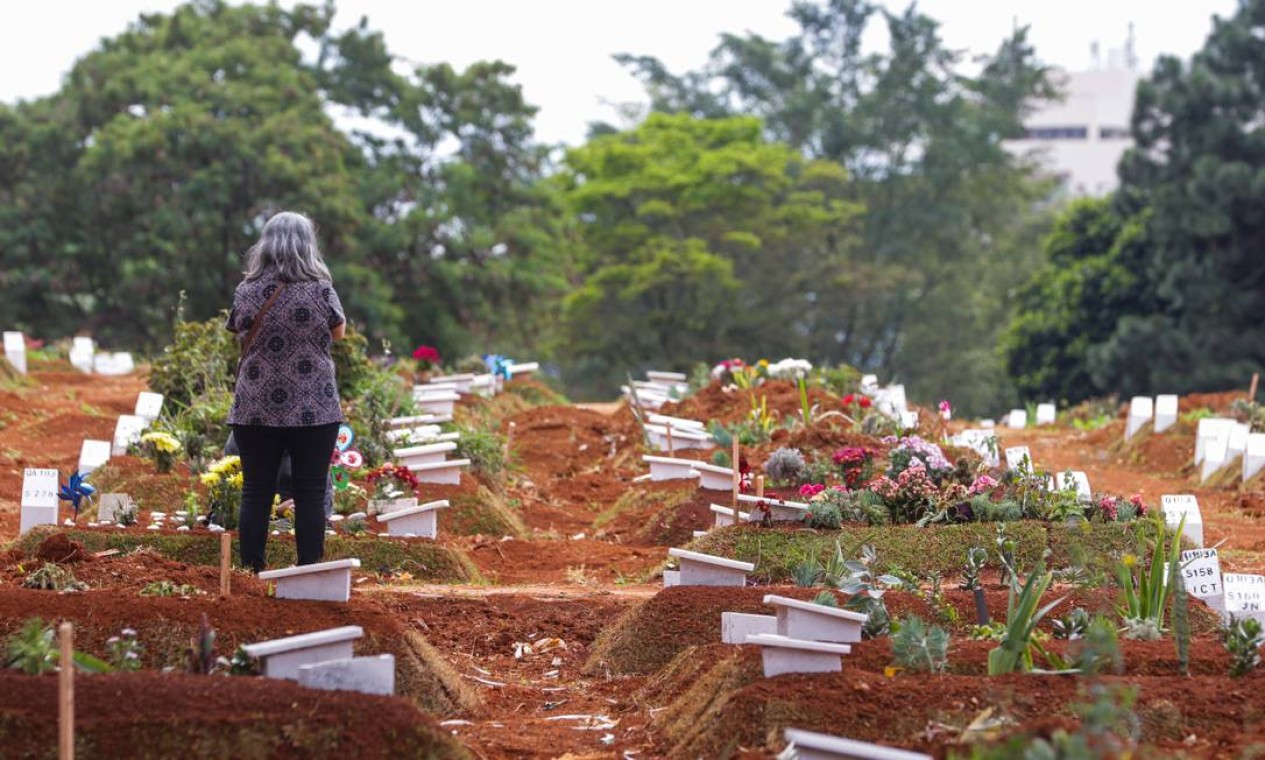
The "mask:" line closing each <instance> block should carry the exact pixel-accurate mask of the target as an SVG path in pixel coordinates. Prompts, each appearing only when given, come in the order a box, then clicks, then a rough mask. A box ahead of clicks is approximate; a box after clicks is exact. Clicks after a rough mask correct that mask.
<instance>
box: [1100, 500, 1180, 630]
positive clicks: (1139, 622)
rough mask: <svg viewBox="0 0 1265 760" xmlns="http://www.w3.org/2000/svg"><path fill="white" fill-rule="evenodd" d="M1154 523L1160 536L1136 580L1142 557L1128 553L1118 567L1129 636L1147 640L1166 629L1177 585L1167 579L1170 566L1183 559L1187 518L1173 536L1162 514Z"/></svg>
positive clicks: (1121, 611) (1117, 574)
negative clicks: (1138, 557) (1170, 603)
mask: <svg viewBox="0 0 1265 760" xmlns="http://www.w3.org/2000/svg"><path fill="white" fill-rule="evenodd" d="M1152 523H1153V524H1154V525H1155V528H1156V531H1157V533H1158V535H1157V537H1156V540H1155V542H1154V544H1153V546H1152V549H1151V559H1150V563H1149V565H1139V566H1138V577H1137V579H1136V580H1135V579H1134V577H1133V567H1134V565H1138V560H1137V558H1136V557H1134V556H1133V555H1126V556H1125V557H1124V559H1123V560H1122V561H1121V562H1120V564H1119V565H1118V566H1117V569H1116V577H1117V579H1118V581H1119V583H1120V593H1121V597H1122V601H1121V605H1120V615H1121V616H1122V617H1123V618H1124V620H1125V624H1126V626H1128V627H1129V631H1130V634H1131V635H1129V638H1140V639H1143V640H1152V639H1157V638H1159V636H1160V633H1161V632H1162V631H1163V630H1164V612H1165V609H1166V608H1167V607H1168V599H1169V596H1170V595H1171V594H1172V593H1173V586H1172V585H1171V584H1169V583H1166V580H1167V576H1168V574H1169V572H1170V567H1171V566H1172V565H1173V564H1174V563H1177V562H1178V561H1179V556H1180V554H1181V537H1182V531H1183V530H1185V527H1186V518H1185V517H1184V516H1183V517H1182V520H1181V522H1180V523H1178V525H1177V528H1176V529H1175V530H1174V531H1173V534H1172V537H1171V538H1169V536H1168V529H1167V527H1166V525H1165V524H1164V521H1163V517H1162V516H1158V517H1156V518H1155V519H1153V520H1152Z"/></svg>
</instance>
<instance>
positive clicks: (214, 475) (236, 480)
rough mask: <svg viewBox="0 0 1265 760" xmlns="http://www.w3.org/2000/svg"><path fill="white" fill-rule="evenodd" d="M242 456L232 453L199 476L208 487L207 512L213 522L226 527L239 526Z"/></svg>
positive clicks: (228, 528) (230, 528) (229, 528)
mask: <svg viewBox="0 0 1265 760" xmlns="http://www.w3.org/2000/svg"><path fill="white" fill-rule="evenodd" d="M243 478H244V476H243V474H242V460H241V457H239V456H236V455H232V456H226V457H224V458H223V459H220V460H218V461H217V462H215V463H213V464H211V465H210V466H209V467H207V469H206V472H204V473H202V474H201V475H200V476H199V479H200V480H201V481H202V485H203V486H205V487H206V489H207V497H206V499H207V513H208V517H209V519H210V520H211V522H214V523H215V524H216V525H219V526H220V527H222V528H224V529H226V530H234V529H236V528H237V519H238V517H239V515H240V513H241V508H242V485H243V482H244V480H243Z"/></svg>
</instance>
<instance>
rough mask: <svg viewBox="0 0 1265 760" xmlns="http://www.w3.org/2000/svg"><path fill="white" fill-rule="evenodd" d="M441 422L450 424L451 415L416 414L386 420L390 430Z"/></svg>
mask: <svg viewBox="0 0 1265 760" xmlns="http://www.w3.org/2000/svg"><path fill="white" fill-rule="evenodd" d="M441 422H452V416H451V415H442V414H416V415H413V416H411V417H392V418H391V419H390V420H387V427H388V428H392V429H399V428H415V427H418V426H419V425H438V424H440V423H441Z"/></svg>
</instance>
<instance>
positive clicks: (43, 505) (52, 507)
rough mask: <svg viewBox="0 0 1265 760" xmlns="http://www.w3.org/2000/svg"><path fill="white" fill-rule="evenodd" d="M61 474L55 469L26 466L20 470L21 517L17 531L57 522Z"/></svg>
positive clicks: (23, 531)
mask: <svg viewBox="0 0 1265 760" xmlns="http://www.w3.org/2000/svg"><path fill="white" fill-rule="evenodd" d="M60 487H61V475H60V474H59V473H58V472H57V470H50V469H44V468H38V467H28V468H26V469H25V470H23V472H22V504H21V509H22V517H21V521H20V527H19V531H18V532H19V533H21V534H24V533H26V532H27V531H28V530H30V529H31V528H34V527H35V526H36V525H56V524H57V491H58V489H59V488H60Z"/></svg>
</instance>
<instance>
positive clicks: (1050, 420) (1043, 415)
mask: <svg viewBox="0 0 1265 760" xmlns="http://www.w3.org/2000/svg"><path fill="white" fill-rule="evenodd" d="M1057 419H1058V407H1056V406H1055V405H1054V404H1037V424H1038V425H1053V424H1054V423H1055V421H1056V420H1057Z"/></svg>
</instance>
